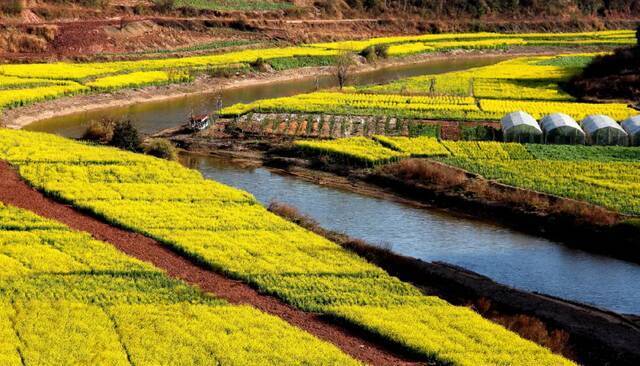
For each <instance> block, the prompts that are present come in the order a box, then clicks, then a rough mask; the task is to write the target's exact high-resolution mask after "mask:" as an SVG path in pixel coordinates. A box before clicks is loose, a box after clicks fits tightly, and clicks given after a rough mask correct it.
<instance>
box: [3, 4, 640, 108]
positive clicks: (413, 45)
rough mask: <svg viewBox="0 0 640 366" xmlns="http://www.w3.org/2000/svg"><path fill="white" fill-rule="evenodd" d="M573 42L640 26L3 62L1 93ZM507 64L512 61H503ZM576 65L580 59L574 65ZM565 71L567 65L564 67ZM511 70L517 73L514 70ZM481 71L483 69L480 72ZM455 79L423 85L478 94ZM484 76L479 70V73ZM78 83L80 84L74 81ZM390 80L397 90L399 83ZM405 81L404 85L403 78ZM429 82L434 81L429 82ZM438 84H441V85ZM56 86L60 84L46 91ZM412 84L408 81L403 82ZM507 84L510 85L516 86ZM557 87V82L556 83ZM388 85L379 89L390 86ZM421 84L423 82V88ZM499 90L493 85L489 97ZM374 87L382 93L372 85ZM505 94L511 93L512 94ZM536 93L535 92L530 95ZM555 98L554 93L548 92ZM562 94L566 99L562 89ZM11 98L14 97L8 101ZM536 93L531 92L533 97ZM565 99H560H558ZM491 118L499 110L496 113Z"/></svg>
mask: <svg viewBox="0 0 640 366" xmlns="http://www.w3.org/2000/svg"><path fill="white" fill-rule="evenodd" d="M287 4H288V3H285V2H267V1H260V2H249V1H244V0H224V1H223V0H220V1H205V0H180V2H179V3H178V5H185V6H195V7H199V8H214V9H215V8H239V9H240V8H242V9H249V8H251V9H258V10H268V9H272V8H273V9H276V8H281V7H286V6H288V5H287ZM560 41H562V42H569V45H570V46H575V47H579V46H582V45H623V44H633V43H634V42H635V35H634V32H633V31H607V32H586V33H558V34H537V33H532V34H500V33H462V34H458V33H451V34H426V35H421V36H408V37H385V38H373V39H369V40H364V41H345V42H334V43H322V44H311V45H303V46H292V47H282V48H263V49H247V50H242V51H234V52H228V53H220V54H211V55H203V56H192V57H182V58H161V59H147V60H139V61H117V62H101V63H99V62H93V63H69V62H57V63H48V64H47V63H43V64H7V65H0V93H2V92H3V91H4V90H5V89H15V90H13V91H12V92H11V95H10V96H4V98H3V97H0V108H11V107H16V106H21V105H24V104H26V103H33V102H38V101H41V100H44V99H48V98H57V97H61V96H65V95H70V94H74V93H79V92H84V91H89V90H94V91H114V90H118V89H122V88H136V87H142V86H147V85H164V84H168V83H180V82H188V81H190V80H192V79H193V74H194V73H195V74H197V73H202V72H206V71H211V70H215V69H229V68H235V69H249V68H250V64H252V63H254V62H256V61H257V60H258V59H262V60H264V61H266V62H268V63H271V64H272V66H273V67H274V68H275V69H276V70H286V69H290V68H299V67H305V66H326V65H329V64H331V63H333V62H334V59H335V57H336V56H337V55H339V54H341V53H342V52H345V51H354V52H360V51H362V50H363V49H365V48H367V47H370V46H375V45H381V44H383V45H389V46H390V47H389V50H388V53H389V54H390V55H391V56H400V57H402V56H407V55H411V54H416V53H427V52H435V51H450V50H454V49H469V50H472V49H504V48H509V47H516V46H520V47H524V46H527V45H538V44H540V43H543V42H548V43H547V44H548V45H554V44H556V43H557V42H560ZM503 66H504V67H505V68H506V66H507V65H506V64H505V65H503ZM512 66H513V67H511V68H510V69H509V70H506V69H504V70H503V74H504V75H511V76H506V77H504V78H507V79H511V78H522V77H521V76H518V75H517V74H513V72H518V71H521V70H528V69H530V68H528V67H525V68H523V67H521V65H512ZM539 66H540V67H539V68H538V69H537V71H536V73H537V76H538V77H539V76H541V75H542V76H545V75H546V77H547V78H553V77H557V76H558V75H556V74H553V73H550V71H551V70H552V69H556V71H557V70H560V72H562V73H566V69H570V67H568V65H564V66H562V65H561V66H558V65H546V69H545V66H543V65H539ZM572 67H573V68H575V65H574V66H572ZM563 70H564V71H563ZM494 71H495V70H492V69H486V72H487V73H486V75H485V76H484V78H492V77H493V76H492V75H493V74H494ZM507 71H509V72H507ZM476 72H479V71H478V70H476ZM451 76H453V77H452V78H448V79H443V78H441V77H439V78H438V80H437V82H435V84H433V83H432V82H430V81H428V82H427V83H426V84H424V83H421V82H420V81H419V79H416V81H415V83H418V84H421V85H422V86H421V88H424V87H425V85H427V88H428V92H429V93H432V92H434V91H437V92H438V93H440V92H443V91H447V93H449V94H456V95H467V96H468V95H471V94H470V93H469V90H470V81H469V74H464V73H463V74H456V75H451ZM475 77H479V76H475ZM72 82H73V83H72ZM394 85H396V84H393V83H392V84H390V85H389V88H391V89H393V88H394ZM398 85H399V84H398ZM429 85H432V87H431V88H429ZM434 85H435V87H433V86H434ZM43 87H51V88H53V89H42V88H43ZM402 87H403V88H404V86H402ZM509 87H510V86H509V85H506V86H505V87H504V88H503V89H505V88H506V89H507V91H508V89H509ZM551 87H552V88H553V85H551ZM384 89H385V88H381V89H380V90H379V91H384ZM411 89H412V88H411V82H409V81H408V84H407V90H409V91H410V90H411ZM418 89H420V88H418ZM490 90H491V88H490V87H489V88H485V92H484V93H483V95H482V97H483V98H485V97H487V96H486V92H487V91H490ZM372 91H374V90H373V89H372ZM504 93H505V92H503V94H504ZM532 93H534V91H533V90H532V91H529V94H532ZM546 93H547V94H548V95H550V96H551V97H552V98H553V97H554V95H553V94H554V93H553V92H549V91H547V92H546ZM561 97H566V96H564V95H562V96H561ZM7 99H9V101H7ZM527 99H529V98H527ZM556 99H557V98H553V100H556ZM418 115H420V116H425V118H426V117H433V118H445V116H442V115H441V114H438V113H434V114H426V112H425V111H422V112H421V113H419V114H418ZM452 115H453V117H454V118H456V119H465V118H470V119H473V118H480V117H483V115H476V113H470V114H465V113H462V112H456V111H455V110H454V111H452ZM490 117H491V116H490Z"/></svg>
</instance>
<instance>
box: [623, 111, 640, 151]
mask: <svg viewBox="0 0 640 366" xmlns="http://www.w3.org/2000/svg"><path fill="white" fill-rule="evenodd" d="M620 125H621V126H622V128H624V130H625V131H626V132H627V134H628V135H629V145H633V146H640V115H639V116H635V117H631V118H629V119H626V120H624V121H623V122H622V123H621V124H620Z"/></svg>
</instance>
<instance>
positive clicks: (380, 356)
mask: <svg viewBox="0 0 640 366" xmlns="http://www.w3.org/2000/svg"><path fill="white" fill-rule="evenodd" d="M0 202H2V203H5V204H8V205H12V206H15V207H18V208H22V209H26V210H29V211H31V212H34V213H36V214H37V215H39V216H42V217H45V218H49V219H53V220H56V221H58V222H61V223H63V224H65V225H67V226H69V227H70V228H72V229H74V230H77V231H82V232H86V233H89V234H91V236H92V237H93V238H95V239H97V240H101V241H104V242H107V243H109V244H111V245H113V246H115V247H116V248H117V249H119V250H120V251H122V252H124V253H125V254H127V255H129V256H131V257H135V258H137V259H140V260H142V261H145V262H149V263H151V264H153V265H155V266H156V267H158V268H161V269H162V270H164V271H165V272H166V273H167V275H169V276H171V277H174V278H178V279H181V280H183V281H185V282H186V283H189V284H191V285H195V286H197V287H198V288H200V289H201V290H203V291H206V292H209V293H211V294H213V295H215V296H217V297H219V298H221V299H224V300H227V301H228V302H229V303H231V304H235V305H250V306H253V307H254V308H257V309H258V310H261V311H263V312H265V313H267V314H270V315H273V316H276V317H279V318H280V319H282V320H284V321H285V322H287V323H289V324H290V325H292V326H294V327H297V328H299V329H302V330H304V331H306V332H307V333H310V334H312V335H313V336H315V337H317V338H319V339H321V340H323V341H326V342H329V343H331V344H333V345H335V346H337V347H338V348H340V349H341V350H342V351H343V352H345V353H346V354H348V355H350V356H351V357H354V358H356V359H358V360H360V361H362V362H364V363H366V364H370V365H376V366H377V365H421V364H426V362H425V360H421V359H416V358H415V356H414V357H412V356H411V355H410V354H408V353H407V352H403V350H402V349H400V348H398V347H396V346H395V345H393V344H392V343H387V342H382V341H381V340H379V339H377V338H375V337H374V336H372V335H370V334H368V333H367V332H366V331H365V330H360V329H353V328H351V327H348V326H344V325H341V324H338V323H336V322H334V321H332V320H330V319H328V318H326V317H323V316H322V315H321V314H316V313H310V312H305V311H302V310H300V309H297V308H294V307H293V306H291V305H288V304H285V303H283V302H282V301H280V300H279V299H277V298H275V297H273V296H269V295H265V294H262V293H259V292H258V291H257V290H255V289H254V288H252V287H251V286H249V285H248V284H246V283H243V282H241V281H237V280H233V279H230V278H228V277H226V276H224V275H222V274H220V273H217V272H214V271H212V270H210V269H208V268H206V267H204V266H202V265H201V264H198V263H196V262H194V261H193V260H191V259H189V258H186V257H184V256H182V255H180V254H179V253H177V252H175V251H173V250H172V249H170V248H169V247H168V246H165V245H162V244H160V243H159V242H157V241H156V240H154V239H151V238H149V237H147V236H144V235H142V234H138V233H134V232H130V231H127V230H124V229H122V228H118V227H115V226H112V225H110V224H107V223H105V222H103V221H101V220H99V219H97V218H95V217H93V216H90V215H88V214H85V213H82V212H80V211H79V210H77V209H75V208H73V207H72V206H70V205H66V204H63V203H59V202H56V201H54V200H53V199H51V198H49V197H47V196H45V195H44V194H43V193H41V192H39V191H37V190H36V189H34V188H33V187H31V186H30V185H28V184H27V183H26V182H25V181H23V180H22V179H21V177H20V176H19V175H18V173H17V172H16V170H15V169H14V168H13V167H11V165H10V164H8V163H7V162H6V161H2V160H0Z"/></svg>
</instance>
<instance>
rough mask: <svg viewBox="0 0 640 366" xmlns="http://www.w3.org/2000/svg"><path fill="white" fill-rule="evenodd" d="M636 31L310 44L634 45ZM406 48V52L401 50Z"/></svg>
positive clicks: (355, 48) (343, 47)
mask: <svg viewBox="0 0 640 366" xmlns="http://www.w3.org/2000/svg"><path fill="white" fill-rule="evenodd" d="M634 37H635V33H634V31H631V30H617V31H605V32H580V33H519V34H518V33H511V34H504V33H488V32H479V33H449V34H446V33H445V34H425V35H418V36H398V37H379V38H371V39H368V40H362V41H342V42H332V43H316V44H312V45H311V46H312V47H317V48H323V49H334V50H340V51H351V52H360V51H362V50H364V49H366V48H368V47H372V46H380V45H388V46H390V49H393V48H394V47H395V49H396V50H395V52H393V54H394V55H402V54H412V53H416V49H418V48H420V47H428V48H425V49H420V50H419V52H423V51H434V50H447V49H483V48H501V47H505V46H513V45H521V46H536V45H542V44H546V45H554V46H556V45H557V46H560V45H562V46H567V45H573V46H576V45H610V46H620V45H633V44H635V39H634ZM403 48H406V50H407V52H402V49H403Z"/></svg>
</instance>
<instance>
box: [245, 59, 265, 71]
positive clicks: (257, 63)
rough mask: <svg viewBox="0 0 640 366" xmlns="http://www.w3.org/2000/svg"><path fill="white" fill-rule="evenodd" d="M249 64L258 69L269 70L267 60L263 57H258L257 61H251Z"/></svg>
mask: <svg viewBox="0 0 640 366" xmlns="http://www.w3.org/2000/svg"><path fill="white" fill-rule="evenodd" d="M249 66H251V67H252V68H253V69H254V70H257V71H267V69H268V68H269V66H268V64H267V62H266V61H265V60H264V59H263V58H262V57H258V58H257V59H256V60H255V61H253V62H251V63H250V64H249Z"/></svg>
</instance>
